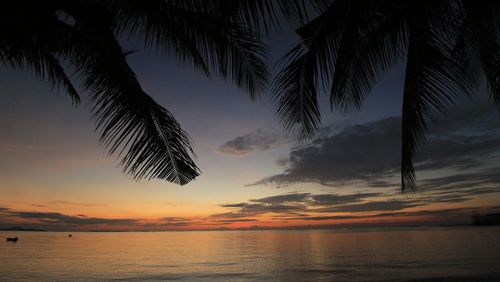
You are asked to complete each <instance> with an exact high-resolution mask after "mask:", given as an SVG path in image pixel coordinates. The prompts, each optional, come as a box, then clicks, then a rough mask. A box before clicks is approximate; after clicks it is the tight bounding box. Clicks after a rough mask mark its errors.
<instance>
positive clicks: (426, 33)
mask: <svg viewBox="0 0 500 282" xmlns="http://www.w3.org/2000/svg"><path fill="white" fill-rule="evenodd" d="M499 19H500V2H499V1H489V0H479V1H478V0H420V1H415V0H404V1H401V0H377V1H361V0H335V1H330V4H329V5H328V7H327V8H325V9H324V10H323V11H322V12H321V13H320V14H319V16H318V17H316V18H314V19H313V20H311V21H310V22H308V23H307V24H305V25H303V26H301V27H300V28H298V29H297V33H298V35H299V36H300V37H301V42H300V43H299V44H298V45H297V46H296V47H295V48H293V49H292V50H291V51H290V52H289V53H288V54H287V55H286V56H285V57H284V58H283V59H282V69H281V71H280V72H279V74H278V75H277V77H276V79H275V83H274V89H273V93H274V99H275V102H276V114H277V116H278V117H279V119H280V121H281V122H282V123H283V124H284V126H285V127H286V128H287V129H290V130H292V129H294V128H296V127H297V126H298V130H299V135H300V136H301V137H302V138H309V137H311V136H312V135H313V134H314V133H315V131H316V130H317V128H318V126H319V124H320V118H321V117H320V111H319V104H318V97H317V96H318V93H319V92H321V91H326V92H329V93H330V101H331V107H332V108H333V107H335V108H336V109H339V110H341V111H349V110H352V109H356V108H360V107H361V106H362V103H363V100H364V98H365V97H366V95H367V94H368V93H369V92H370V90H371V89H372V87H373V86H374V85H375V83H376V82H377V79H378V78H379V77H380V76H381V75H382V74H383V73H384V72H386V71H387V70H388V69H390V68H391V67H393V66H395V65H396V64H401V63H405V65H406V76H405V81H404V90H403V92H404V93H403V107H402V120H403V124H402V152H401V182H402V190H403V191H405V189H407V188H409V187H410V188H413V187H414V186H415V182H416V179H415V172H414V168H413V162H412V159H413V156H414V154H415V152H416V150H417V149H418V148H419V147H421V146H422V145H423V144H424V142H425V133H426V130H427V126H428V123H429V121H435V120H436V119H437V118H439V117H440V116H443V115H445V114H446V113H447V111H448V110H449V109H450V107H453V106H455V105H457V104H458V103H460V102H461V101H464V100H465V99H468V97H469V96H470V94H471V93H472V92H473V90H474V89H476V88H477V87H478V78H479V75H481V73H482V74H484V77H485V78H486V81H487V84H488V88H489V92H490V94H491V98H492V100H493V102H495V103H496V104H497V105H499V106H500V38H499V34H500V33H499V24H500V20H499Z"/></svg>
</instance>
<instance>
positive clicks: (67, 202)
mask: <svg viewBox="0 0 500 282" xmlns="http://www.w3.org/2000/svg"><path fill="white" fill-rule="evenodd" d="M44 204H46V205H68V206H82V207H96V206H104V205H103V204H96V203H80V202H71V201H64V200H56V201H50V202H45V203H44Z"/></svg>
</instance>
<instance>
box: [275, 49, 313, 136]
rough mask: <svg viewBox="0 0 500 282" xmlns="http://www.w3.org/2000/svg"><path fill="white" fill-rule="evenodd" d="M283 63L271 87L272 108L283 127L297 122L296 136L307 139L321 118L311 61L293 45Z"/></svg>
mask: <svg viewBox="0 0 500 282" xmlns="http://www.w3.org/2000/svg"><path fill="white" fill-rule="evenodd" d="M284 60H285V61H284V63H285V64H286V67H284V68H283V69H282V70H281V72H280V73H279V74H278V76H277V77H276V82H275V85H274V89H273V99H274V103H275V105H276V106H275V107H276V108H275V112H276V115H277V116H278V119H279V120H280V122H281V123H282V124H283V125H284V126H285V128H286V129H288V130H292V129H293V128H294V127H295V125H296V124H299V126H300V127H299V128H300V129H299V138H300V139H307V138H309V137H311V136H312V135H313V134H314V133H315V132H316V130H317V128H318V126H319V122H320V118H321V114H320V111H319V105H318V99H317V94H316V88H315V84H314V82H315V81H314V71H312V69H313V68H315V61H313V60H311V59H310V57H308V56H307V53H304V52H303V50H302V47H301V45H299V46H296V47H295V48H294V49H292V51H290V52H289V53H288V54H287V56H285V57H284Z"/></svg>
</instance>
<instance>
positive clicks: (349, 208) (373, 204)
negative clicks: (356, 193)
mask: <svg viewBox="0 0 500 282" xmlns="http://www.w3.org/2000/svg"><path fill="white" fill-rule="evenodd" d="M422 205H423V204H422V203H421V202H419V201H411V200H406V201H404V200H394V199H392V200H386V201H370V202H366V203H360V204H350V205H337V206H333V207H328V208H321V209H317V210H314V211H316V212H373V211H396V210H402V209H406V208H413V207H418V206H422Z"/></svg>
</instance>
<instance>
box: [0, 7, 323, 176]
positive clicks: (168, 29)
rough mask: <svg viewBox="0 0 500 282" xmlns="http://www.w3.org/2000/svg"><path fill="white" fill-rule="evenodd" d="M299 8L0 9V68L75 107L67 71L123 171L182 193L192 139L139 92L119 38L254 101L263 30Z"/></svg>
mask: <svg viewBox="0 0 500 282" xmlns="http://www.w3.org/2000/svg"><path fill="white" fill-rule="evenodd" d="M316 2H317V6H320V5H321V2H322V1H316ZM303 7H304V1H301V0H294V1H264V0H258V1H247V0H238V1H222V0H210V1H206V0H187V1H184V0H183V1H181V0H151V1H137V0H130V1H123V0H110V1H96V0H72V1H56V0H47V1H35V0H21V1H16V2H9V3H7V4H5V5H4V6H3V9H2V11H0V62H1V63H2V64H3V65H4V66H7V67H12V68H17V69H21V70H25V71H31V72H34V73H35V74H36V75H37V76H38V77H40V78H42V79H44V80H47V81H48V82H49V83H51V84H52V86H53V87H54V88H56V89H59V90H61V91H65V92H67V93H68V94H69V95H71V97H72V99H73V101H74V103H75V104H78V102H79V101H80V96H79V95H78V93H77V91H76V89H75V87H74V86H73V84H72V82H71V79H70V78H69V76H68V75H67V74H66V72H65V70H64V67H63V66H64V65H65V64H68V63H70V64H72V65H73V67H74V68H75V69H76V77H77V78H79V79H81V80H82V81H83V86H84V88H85V90H86V91H85V93H88V97H89V102H90V104H91V109H92V113H93V117H94V118H95V120H96V127H97V130H98V131H99V132H100V140H101V141H102V143H104V145H105V146H106V147H107V149H108V151H109V153H110V154H116V155H117V156H120V157H121V161H120V164H121V165H122V166H123V170H124V172H126V173H129V174H131V175H132V176H133V177H134V178H135V179H142V178H147V179H150V178H160V179H165V180H167V181H170V182H174V183H177V184H181V185H182V184H186V183H188V182H189V181H191V180H193V179H194V178H195V177H197V176H198V175H199V173H200V170H199V169H198V167H197V166H196V164H195V162H194V161H193V157H194V153H193V149H192V145H191V140H190V138H189V137H188V135H187V134H186V132H184V131H183V130H182V129H181V127H180V125H179V123H178V122H177V121H176V120H175V118H174V117H173V116H172V114H171V113H170V112H169V111H168V110H167V109H165V108H164V107H162V106H160V105H158V104H157V103H156V102H155V101H154V100H153V99H152V98H151V97H150V96H148V95H147V94H146V93H145V92H144V91H143V90H142V88H141V85H140V83H139V81H138V80H137V78H136V76H135V74H134V72H133V70H132V69H131V68H130V67H129V65H128V64H127V61H126V56H127V55H128V54H129V52H126V51H124V50H123V49H122V47H121V45H120V43H119V41H118V40H117V38H119V37H125V36H128V38H129V39H135V40H142V41H143V42H144V45H145V47H149V48H154V49H155V50H157V51H158V53H159V54H161V55H167V56H168V57H169V58H171V59H175V60H177V61H179V62H180V63H182V64H184V65H188V66H191V67H194V68H195V69H197V70H200V71H202V72H203V73H205V74H206V75H212V74H217V75H219V76H221V77H224V78H228V79H230V80H233V81H234V82H235V83H236V84H237V85H238V86H239V87H240V88H241V89H243V90H245V91H246V92H248V93H249V95H250V96H251V97H252V98H254V97H256V96H257V95H259V94H260V93H262V91H263V89H264V88H265V87H266V85H267V83H268V68H267V64H266V49H265V45H264V44H263V43H262V40H261V36H260V33H259V32H260V30H261V29H264V30H266V31H269V30H270V29H272V28H277V26H278V22H277V20H276V16H275V15H276V14H277V13H281V14H284V16H285V18H287V19H289V20H291V21H295V22H296V23H301V22H303V20H304V19H305V14H304V10H303ZM61 62H62V63H61Z"/></svg>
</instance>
